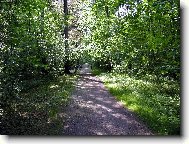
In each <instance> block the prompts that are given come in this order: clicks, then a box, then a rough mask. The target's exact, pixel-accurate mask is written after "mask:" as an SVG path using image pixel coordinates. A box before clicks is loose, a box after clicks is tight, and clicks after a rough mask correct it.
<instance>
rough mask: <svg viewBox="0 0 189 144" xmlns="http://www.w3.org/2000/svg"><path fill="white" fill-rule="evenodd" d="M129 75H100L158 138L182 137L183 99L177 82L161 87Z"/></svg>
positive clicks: (164, 83) (164, 82)
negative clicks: (180, 135) (159, 136)
mask: <svg viewBox="0 0 189 144" xmlns="http://www.w3.org/2000/svg"><path fill="white" fill-rule="evenodd" d="M153 77H154V76H148V77H146V78H143V79H135V78H134V77H129V76H128V75H120V74H101V75H100V78H101V80H103V81H104V82H105V85H106V87H107V88H108V89H109V90H110V92H111V93H112V94H113V95H114V96H116V98H117V99H118V100H119V101H120V102H122V103H123V104H124V106H125V107H126V108H129V109H130V110H132V111H134V112H136V113H137V114H138V116H139V117H140V118H141V119H142V120H143V121H144V122H145V123H146V124H147V125H148V126H149V128H150V129H152V130H153V131H154V132H155V133H156V134H158V135H179V134H180V122H181V121H180V96H179V94H180V93H179V92H180V89H179V86H178V84H177V82H176V81H170V80H168V79H164V80H163V81H162V83H161V85H160V84H159V83H158V84H157V83H156V82H154V81H152V80H150V79H152V78H153Z"/></svg>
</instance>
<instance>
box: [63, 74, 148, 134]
mask: <svg viewBox="0 0 189 144" xmlns="http://www.w3.org/2000/svg"><path fill="white" fill-rule="evenodd" d="M63 111H64V113H62V115H61V114H60V115H61V116H62V117H63V118H64V119H66V121H65V125H64V128H63V135H83V136H84V135H152V133H151V132H150V130H149V129H148V128H147V127H146V126H145V125H144V124H143V123H141V122H140V121H139V119H138V118H137V117H136V116H135V115H134V114H133V113H132V112H130V111H128V110H127V109H125V108H123V106H122V105H121V104H120V103H118V102H117V101H116V100H115V98H114V97H113V96H112V95H111V94H110V93H109V92H108V91H107V90H106V89H105V87H104V85H103V83H102V82H101V81H100V80H99V79H98V78H96V77H94V76H91V75H82V76H80V78H79V79H78V82H77V84H76V89H75V91H74V92H73V94H72V97H71V101H70V104H69V105H68V106H67V107H66V108H65V109H64V110H63Z"/></svg>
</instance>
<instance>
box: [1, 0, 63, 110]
mask: <svg viewBox="0 0 189 144" xmlns="http://www.w3.org/2000/svg"><path fill="white" fill-rule="evenodd" d="M0 23H1V24H0V25H1V26H0V27H1V29H0V37H1V41H0V47H1V49H0V55H1V57H0V68H1V71H0V78H1V83H0V84H1V85H0V87H1V97H0V98H1V107H3V108H4V109H6V110H7V111H9V110H10V107H9V105H11V103H12V102H13V101H14V100H16V97H17V96H18V95H19V93H20V91H22V87H23V85H22V84H23V83H24V81H25V80H32V79H35V78H36V77H43V76H44V75H53V76H58V75H59V73H61V71H62V70H63V67H64V48H63V44H64V39H63V37H62V33H61V31H62V26H63V24H64V23H63V14H62V12H61V11H60V10H59V9H58V8H57V7H56V6H53V5H52V3H51V2H50V1H48V0H32V1H30V0H24V1H23V0H15V1H6V0H5V1H1V2H0Z"/></svg>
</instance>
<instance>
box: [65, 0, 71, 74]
mask: <svg viewBox="0 0 189 144" xmlns="http://www.w3.org/2000/svg"><path fill="white" fill-rule="evenodd" d="M64 14H65V28H64V35H65V55H66V56H65V65H64V72H65V73H66V74H69V73H70V71H69V59H68V58H69V53H68V2H67V0H64Z"/></svg>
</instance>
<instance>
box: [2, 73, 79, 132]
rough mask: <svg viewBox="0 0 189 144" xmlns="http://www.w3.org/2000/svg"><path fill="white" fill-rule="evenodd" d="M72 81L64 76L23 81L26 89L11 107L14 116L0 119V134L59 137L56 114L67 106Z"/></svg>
mask: <svg viewBox="0 0 189 144" xmlns="http://www.w3.org/2000/svg"><path fill="white" fill-rule="evenodd" d="M76 79H77V76H70V75H69V76H66V75H64V76H60V77H58V78H56V79H48V78H44V79H40V80H32V81H27V82H26V84H27V86H28V87H29V88H28V89H27V90H25V91H22V92H21V94H20V95H19V97H18V100H17V101H15V103H13V104H12V106H13V107H14V109H15V112H14V113H13V115H10V116H9V117H7V119H3V122H2V123H3V124H4V127H3V129H2V131H1V134H6V135H59V134H60V131H61V128H62V126H63V125H62V123H63V119H62V118H61V117H60V116H59V112H60V111H61V107H62V106H65V105H66V104H67V102H68V100H69V96H70V93H71V91H72V90H73V88H74V84H75V81H76ZM7 121H8V123H6V122H7Z"/></svg>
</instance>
